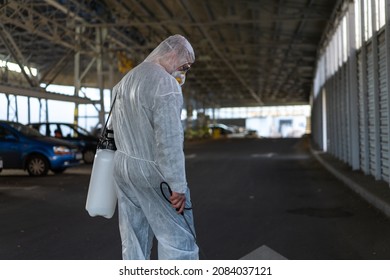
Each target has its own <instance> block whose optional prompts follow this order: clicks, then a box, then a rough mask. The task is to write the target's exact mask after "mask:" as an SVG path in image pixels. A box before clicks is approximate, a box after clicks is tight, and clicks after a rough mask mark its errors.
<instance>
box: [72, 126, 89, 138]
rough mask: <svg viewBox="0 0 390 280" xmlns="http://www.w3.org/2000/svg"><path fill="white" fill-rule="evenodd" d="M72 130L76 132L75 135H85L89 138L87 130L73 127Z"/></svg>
mask: <svg viewBox="0 0 390 280" xmlns="http://www.w3.org/2000/svg"><path fill="white" fill-rule="evenodd" d="M73 128H74V130H76V131H77V133H78V134H79V135H85V136H90V135H91V133H89V132H88V131H87V130H85V129H84V128H82V127H80V126H77V125H74V126H73Z"/></svg>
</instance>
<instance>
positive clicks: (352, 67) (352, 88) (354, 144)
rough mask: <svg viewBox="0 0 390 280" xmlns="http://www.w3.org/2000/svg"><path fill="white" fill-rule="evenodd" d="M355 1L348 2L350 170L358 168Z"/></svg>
mask: <svg viewBox="0 0 390 280" xmlns="http://www.w3.org/2000/svg"><path fill="white" fill-rule="evenodd" d="M355 5H356V4H355V3H350V4H349V22H348V26H349V32H348V35H349V38H348V43H349V77H348V78H349V83H348V85H349V102H350V104H351V106H350V112H349V114H350V121H351V125H350V128H349V129H350V135H351V137H350V140H351V141H350V143H349V144H350V145H351V147H350V151H351V160H352V163H351V165H352V170H358V169H359V168H360V156H359V149H360V148H359V111H358V108H359V104H358V87H357V83H358V79H357V61H356V40H355V38H356V31H355V29H356V25H355V20H356V18H355Z"/></svg>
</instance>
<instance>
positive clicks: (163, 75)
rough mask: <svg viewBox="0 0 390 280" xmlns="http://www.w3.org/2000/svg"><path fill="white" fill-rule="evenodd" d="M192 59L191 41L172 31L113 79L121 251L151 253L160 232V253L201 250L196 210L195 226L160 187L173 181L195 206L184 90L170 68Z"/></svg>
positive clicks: (173, 255)
mask: <svg viewBox="0 0 390 280" xmlns="http://www.w3.org/2000/svg"><path fill="white" fill-rule="evenodd" d="M194 60H195V55H194V51H193V49H192V47H191V45H190V43H189V42H188V41H187V40H186V39H185V38H184V37H183V36H180V35H174V36H170V37H169V38H167V39H165V40H164V41H163V42H162V43H161V44H160V45H159V46H158V47H157V48H156V49H154V51H153V52H152V53H151V54H150V55H149V56H148V57H147V58H146V59H145V60H144V62H142V63H141V64H139V65H138V66H137V67H135V68H134V69H132V70H131V71H130V72H129V73H127V74H126V75H125V76H124V77H123V79H122V80H121V81H120V82H119V83H118V84H117V85H116V86H115V87H114V90H113V95H114V96H115V95H116V96H117V97H116V102H115V104H114V108H113V113H112V126H113V129H114V137H115V143H116V146H117V151H116V153H115V160H114V170H115V171H114V178H115V185H116V188H117V193H118V212H119V229H120V234H121V239H122V255H123V259H150V253H151V247H152V241H153V237H154V235H155V236H156V238H157V241H158V258H159V259H198V258H199V257H198V250H199V249H198V246H197V245H196V242H195V240H194V237H193V236H192V234H191V230H192V231H193V232H195V230H194V222H193V216H192V211H191V210H186V211H184V215H185V217H186V219H187V221H188V223H189V225H190V226H191V230H190V229H189V227H188V225H187V224H186V222H185V220H184V218H183V216H182V215H179V214H178V213H177V212H176V210H175V209H174V208H173V207H172V205H171V204H170V203H169V202H168V201H166V200H165V198H164V197H163V195H162V193H161V190H160V184H161V182H167V183H168V184H169V186H170V187H171V189H172V191H173V192H177V193H182V194H185V195H186V202H185V207H189V208H190V207H191V200H190V193H189V189H188V187H187V182H186V174H185V162H184V161H185V158H184V152H183V140H184V138H183V137H184V136H183V128H182V124H181V109H182V105H183V97H182V90H181V87H180V86H179V84H178V82H177V81H176V80H175V78H174V77H173V76H172V75H171V74H172V73H173V72H174V71H175V70H177V69H178V68H179V67H180V66H182V65H184V64H186V63H187V64H191V63H193V62H194ZM165 191H166V196H167V197H169V193H168V191H167V188H165Z"/></svg>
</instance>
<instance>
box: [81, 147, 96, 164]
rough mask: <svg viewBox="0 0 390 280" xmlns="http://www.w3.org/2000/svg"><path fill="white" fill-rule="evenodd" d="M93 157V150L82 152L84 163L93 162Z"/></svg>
mask: <svg viewBox="0 0 390 280" xmlns="http://www.w3.org/2000/svg"><path fill="white" fill-rule="evenodd" d="M94 159H95V151H93V150H86V151H85V152H84V154H83V160H84V162H85V163H93V160H94Z"/></svg>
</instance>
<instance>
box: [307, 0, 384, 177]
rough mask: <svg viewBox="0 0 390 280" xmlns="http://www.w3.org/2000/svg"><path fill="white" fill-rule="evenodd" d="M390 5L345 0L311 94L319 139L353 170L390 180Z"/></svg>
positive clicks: (378, 1) (315, 137)
mask: <svg viewBox="0 0 390 280" xmlns="http://www.w3.org/2000/svg"><path fill="white" fill-rule="evenodd" d="M389 7H390V0H355V1H345V3H344V4H343V5H342V7H341V10H342V11H343V12H341V13H340V14H339V18H338V19H336V20H335V22H336V23H335V26H334V27H333V30H332V31H330V32H329V33H330V34H331V36H329V34H328V38H329V39H328V40H327V41H326V42H324V45H323V46H322V48H321V50H322V52H321V55H320V57H319V59H318V62H317V71H316V80H315V81H314V90H313V97H312V106H313V109H312V123H313V128H312V136H313V137H312V138H313V140H314V142H315V143H316V145H317V146H319V147H322V148H323V149H324V150H326V151H327V152H329V153H331V154H332V155H334V156H335V157H337V158H338V159H340V160H342V161H343V162H345V163H347V164H349V165H351V167H352V168H353V169H354V170H362V171H363V172H364V173H365V174H367V175H372V176H374V177H375V178H376V179H378V180H379V179H381V180H385V181H387V182H390V155H389V152H390V151H389V150H390V140H389V137H390V103H389V102H390V98H389V88H388V80H389V77H390V57H389V55H390V39H389V38H390V36H389V34H390V33H389V31H390V30H389V29H390V9H389ZM386 19H387V20H386ZM385 22H387V24H385ZM332 32H333V33H332ZM324 110H325V112H324Z"/></svg>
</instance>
